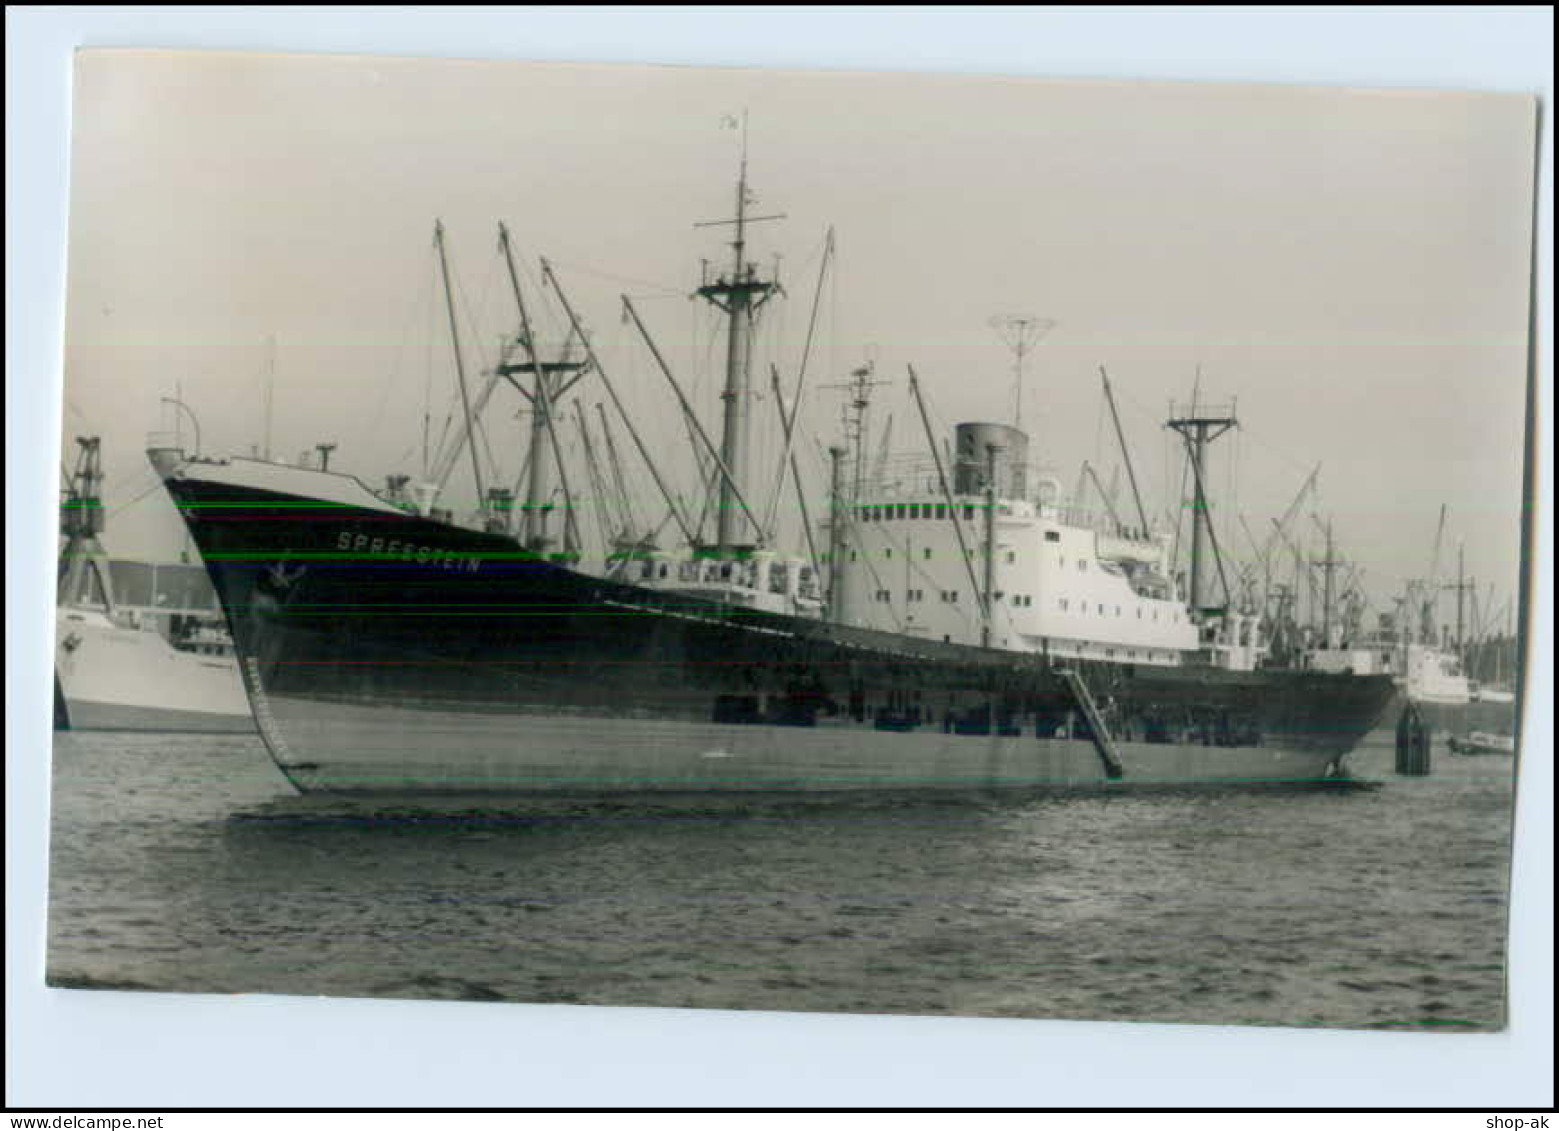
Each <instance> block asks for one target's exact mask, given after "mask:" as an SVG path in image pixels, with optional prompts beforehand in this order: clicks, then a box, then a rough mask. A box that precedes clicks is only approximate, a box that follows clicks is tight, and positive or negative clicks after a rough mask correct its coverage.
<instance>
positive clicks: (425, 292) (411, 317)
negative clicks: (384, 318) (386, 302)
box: [363, 247, 433, 447]
mask: <svg viewBox="0 0 1559 1131" xmlns="http://www.w3.org/2000/svg"><path fill="white" fill-rule="evenodd" d="M432 256H433V249H432V248H431V247H430V248H429V249H428V257H429V259H430V260H431V258H432ZM432 284H433V277H432V275H431V274H429V273H426V272H425V273H424V281H423V286H422V287H421V288H420V289H418V290H416V291H414V292H413V294H412V301H411V307H410V309H409V310H408V311H407V316H406V318H404V319H403V320H402V322H401V337H400V341H399V342H398V343H397V344H396V347H395V353H394V355H393V357H392V358H391V361H390V369H389V372H388V373H387V374H386V375H385V376H384V378H383V379H382V380H381V382H380V386H379V389H380V392H379V398H378V403H377V404H376V405H375V406H374V411H373V416H372V418H371V419H370V421H369V423H368V427H367V429H366V431H365V432H364V433H363V436H364V441H363V443H364V446H365V447H366V446H367V441H368V440H369V439H371V438H372V437H374V436H377V435H378V434H379V424H380V422H381V421H382V420H383V419H384V409H385V406H386V405H387V404H389V401H390V394H391V392H392V391H393V390H394V388H395V383H396V378H397V376H398V374H399V373H400V368H401V359H402V358H403V357H404V355H405V351H406V346H407V343H408V342H409V341H410V339H411V328H412V326H413V325H415V324H416V322H417V318H416V311H417V308H418V306H419V305H423V304H426V305H427V307H428V308H429V309H430V310H431V309H432V306H433V304H432V302H431V301H430V300H431V298H432V291H433V285H432ZM430 344H431V343H430Z"/></svg>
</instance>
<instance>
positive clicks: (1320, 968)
mask: <svg viewBox="0 0 1559 1131" xmlns="http://www.w3.org/2000/svg"><path fill="white" fill-rule="evenodd" d="M1392 756H1393V752H1392V746H1391V736H1390V735H1389V734H1387V733H1386V732H1379V733H1378V735H1377V736H1376V738H1375V739H1374V740H1372V741H1370V742H1368V743H1366V744H1365V745H1364V746H1363V747H1361V748H1360V749H1359V750H1358V751H1356V752H1355V754H1354V755H1353V756H1352V757H1351V759H1350V769H1351V772H1352V774H1353V777H1354V779H1355V781H1354V782H1353V783H1352V784H1346V785H1325V786H1269V787H1248V788H1237V789H1228V790H1218V791H1207V792H1202V791H1189V790H1187V791H1170V792H1133V791H1131V790H1130V789H1129V788H1128V789H1115V788H1110V789H1107V790H1102V791H1099V792H1095V793H1090V794H1077V795H1048V796H1047V795H1037V794H1012V795H997V796H986V797H961V798H940V799H937V798H924V797H922V798H916V797H906V798H892V799H889V798H875V799H871V800H861V799H859V798H857V799H853V800H844V799H764V800H758V801H749V800H741V799H735V798H722V799H711V800H703V799H675V798H662V799H654V800H648V801H631V800H620V799H619V800H599V801H582V800H561V799H559V800H543V801H537V800H512V801H505V802H494V801H493V800H491V799H484V800H481V801H475V800H472V801H462V800H460V799H453V798H451V799H446V800H440V801H437V802H427V801H396V800H389V799H375V800H360V799H341V798H330V797H299V796H297V795H296V794H295V793H294V792H293V790H292V789H291V787H290V786H288V785H287V783H286V782H285V780H284V779H283V778H282V777H281V776H280V774H279V773H277V772H276V770H275V769H274V768H273V767H272V765H271V763H270V761H269V759H268V757H267V756H266V753H265V750H264V748H263V746H262V745H261V743H260V741H259V740H258V739H257V738H253V737H229V736H201V735H145V734H142V735H135V734H123V733H118V734H113V733H96V734H93V733H73V734H60V735H57V736H56V745H55V754H54V780H53V817H52V820H53V826H52V831H51V850H50V907H49V924H48V981H49V982H50V984H52V985H56V986H64V987H109V988H127V989H146V990H166V991H194V992H216V993H224V992H226V993H286V994H326V995H339V996H349V997H392V998H457V999H472V1000H483V1001H495V1000H505V1001H523V1002H575V1003H591V1004H604V1005H645V1006H692V1007H710V1008H721V1009H766V1010H805V1011H829V1012H869V1013H908V1014H957V1015H969V1016H1006V1017H1038V1018H1077V1019H1091V1020H1115V1021H1157V1022H1207V1023H1219V1024H1231V1023H1232V1024H1239V1023H1249V1024H1256V1025H1297V1026H1328V1027H1348V1028H1380V1029H1432V1030H1442V1031H1443V1030H1463V1031H1466V1030H1490V1029H1497V1028H1500V1027H1501V1026H1502V1025H1503V1023H1504V1020H1503V1019H1504V1015H1505V1004H1504V993H1505V975H1504V962H1505V937H1506V909H1507V894H1508V878H1509V869H1510V843H1511V805H1512V796H1513V788H1512V787H1513V772H1514V766H1515V762H1514V760H1513V759H1512V758H1510V757H1508V756H1507V757H1458V756H1455V755H1452V754H1450V753H1449V752H1447V751H1446V750H1445V747H1444V744H1443V741H1439V742H1437V744H1436V748H1435V751H1434V766H1433V773H1432V774H1431V775H1430V776H1428V777H1424V778H1402V777H1397V776H1395V775H1394V774H1393V773H1392Z"/></svg>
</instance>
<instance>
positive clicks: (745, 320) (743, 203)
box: [696, 113, 782, 556]
mask: <svg viewBox="0 0 1559 1131" xmlns="http://www.w3.org/2000/svg"><path fill="white" fill-rule="evenodd" d="M741 128H742V163H741V173H740V176H739V177H738V178H737V182H736V218H735V219H734V220H714V221H710V222H708V223H704V224H698V225H696V226H697V227H700V228H707V227H714V226H717V225H724V224H735V225H736V238H735V239H734V240H733V241H732V242H731V251H732V255H731V271H730V274H729V275H719V276H717V277H716V278H715V279H714V280H713V281H710V279H709V278H708V273H707V272H708V269H707V264H706V267H705V278H704V281H703V285H702V286H700V287H699V288H698V291H697V294H698V296H699V297H700V298H702V299H705V300H706V301H708V302H709V303H710V304H711V305H713V306H716V307H718V308H719V309H720V310H722V311H724V312H725V314H726V317H727V319H728V324H727V333H726V355H725V391H724V392H723V393H722V394H721V398H722V399H723V400H724V401H725V427H724V431H723V433H722V435H721V441H720V458H721V461H722V462H723V463H724V464H725V466H726V468H727V469H728V470H729V475H728V476H726V475H722V476H721V477H720V503H719V515H718V521H719V525H718V534H717V542H718V549H719V553H720V554H721V556H728V555H731V554H733V553H735V552H736V551H737V550H739V549H741V548H744V547H747V546H751V545H752V544H753V542H754V541H755V540H757V539H761V538H762V537H763V532H762V531H760V530H756V529H754V528H752V527H751V524H750V523H749V522H748V521H747V519H746V517H745V516H744V514H743V513H742V512H743V510H744V508H743V507H742V505H741V504H740V503H739V502H738V501H737V500H738V497H739V496H741V495H742V494H743V491H744V488H745V487H746V486H747V482H748V474H747V463H748V453H749V440H750V436H751V431H752V396H753V393H752V335H753V325H754V322H755V320H756V317H757V313H758V311H759V310H760V309H761V308H762V307H763V304H764V303H766V302H768V300H769V299H770V298H771V297H773V295H774V293H775V292H776V291H778V290H779V289H780V286H779V283H778V282H777V281H770V280H765V279H761V278H759V276H758V268H757V266H756V265H755V264H752V263H750V262H748V261H747V257H746V256H747V225H748V224H752V223H757V222H758V221H760V220H778V219H781V218H782V217H781V216H779V215H775V216H749V215H747V206H748V205H749V204H752V203H754V202H755V201H756V199H757V198H756V197H754V196H753V195H752V194H751V193H750V191H749V190H748V188H747V116H746V114H745V113H744V114H743V115H742V126H741Z"/></svg>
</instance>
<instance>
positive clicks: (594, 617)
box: [167, 463, 1393, 793]
mask: <svg viewBox="0 0 1559 1131" xmlns="http://www.w3.org/2000/svg"><path fill="white" fill-rule="evenodd" d="M205 466H206V465H203V464H200V463H194V464H189V465H186V466H184V467H183V468H182V469H181V470H179V471H177V472H175V473H174V474H172V475H171V476H170V477H169V478H168V479H167V487H168V490H169V492H170V493H171V494H172V496H173V498H174V500H175V501H176V502H177V503H178V504H179V506H180V509H181V511H182V513H183V514H184V515H185V518H186V522H187V524H188V526H189V529H190V531H191V534H192V535H193V537H194V539H195V541H196V542H197V544H198V545H199V548H200V551H201V553H202V555H203V557H204V559H205V562H206V566H207V569H208V571H209V573H210V575H211V579H212V581H213V583H214V584H215V587H216V591H217V593H218V594H219V596H220V598H221V602H222V606H223V609H224V610H225V611H226V614H227V617H228V620H229V626H230V629H231V631H232V635H233V639H234V642H235V644H236V647H237V651H238V656H239V659H240V667H241V670H242V675H243V679H244V683H245V687H246V689H247V691H248V693H249V696H250V700H251V703H252V705H253V708H254V713H255V718H256V721H257V722H258V724H259V727H260V731H261V733H262V735H263V736H264V738H265V741H266V743H267V745H268V746H269V748H270V751H271V754H272V756H273V757H274V758H275V760H276V763H277V765H278V766H279V767H280V768H281V770H282V771H283V772H284V773H285V774H286V775H287V777H288V778H289V779H290V780H291V781H292V782H293V783H294V785H296V786H297V787H298V788H299V789H300V790H304V791H342V792H361V791H384V792H432V791H439V792H449V793H464V792H488V791H503V792H531V791H578V792H586V793H600V792H638V791H648V790H660V791H708V790H731V791H763V792H774V791H837V790H859V789H874V790H910V789H944V790H963V789H987V788H997V787H1047V786H1090V785H1101V784H1105V783H1107V782H1111V781H1114V783H1115V784H1117V785H1138V784H1157V785H1199V784H1233V783H1253V782H1280V781H1311V780H1317V779H1321V778H1323V777H1326V776H1327V775H1328V774H1329V773H1331V772H1333V771H1335V769H1336V768H1337V766H1338V765H1339V764H1340V761H1341V759H1342V758H1343V756H1344V755H1346V754H1347V753H1348V751H1349V750H1351V749H1352V748H1353V747H1354V745H1355V744H1356V743H1357V742H1358V741H1359V739H1360V738H1361V737H1362V736H1363V735H1364V734H1365V733H1366V732H1367V731H1369V730H1370V729H1371V728H1372V727H1373V726H1374V725H1375V724H1376V722H1377V720H1378V719H1379V718H1380V717H1381V715H1382V713H1383V712H1384V711H1385V709H1386V707H1387V705H1388V703H1389V702H1390V700H1391V697H1392V692H1393V689H1392V684H1391V681H1390V679H1389V678H1387V677H1379V678H1376V677H1361V676H1347V675H1328V674H1322V673H1310V672H1287V671H1253V672H1235V671H1226V670H1220V669H1212V668H1199V667H1189V666H1187V667H1148V666H1145V665H1129V664H1106V663H1074V664H1072V665H1070V667H1071V670H1072V672H1073V673H1074V675H1075V676H1078V677H1081V681H1082V683H1083V684H1084V685H1085V687H1086V691H1087V692H1088V693H1091V699H1092V703H1093V705H1094V707H1095V711H1094V713H1093V718H1094V719H1095V720H1096V721H1097V722H1098V724H1099V729H1101V730H1103V731H1104V732H1105V734H1106V735H1107V739H1106V740H1104V741H1101V737H1102V736H1101V735H1098V734H1095V733H1093V732H1094V729H1095V728H1094V727H1092V726H1090V725H1089V721H1088V715H1089V712H1088V710H1086V709H1085V708H1084V707H1083V705H1082V704H1081V702H1080V701H1079V698H1078V694H1079V693H1078V691H1077V690H1076V685H1075V680H1074V679H1071V678H1068V677H1067V676H1066V675H1065V674H1064V673H1062V672H1061V671H1060V670H1059V668H1058V667H1056V666H1053V665H1052V664H1051V662H1050V661H1049V660H1048V659H1047V658H1046V657H1044V656H1041V655H1031V654H1015V653H1011V652H1004V651H996V650H989V649H982V648H976V647H970V646H964V645H957V644H947V643H938V642H934V641H929V640H924V639H919V638H914V637H908V636H902V635H896V634H889V633H883V632H876V631H870V630H864V629H857V628H851V627H845V626H840V625H836V624H829V623H825V622H822V621H818V620H812V619H806V618H800V617H791V616H785V615H780V614H775V613H770V612H765V611H761V610H755V609H751V608H744V607H741V606H737V605H727V604H720V603H715V602H711V601H709V600H705V599H700V598H695V597H692V596H686V595H679V594H676V593H673V592H665V591H657V590H654V589H650V588H640V587H636V586H631V585H624V584H619V583H616V582H613V581H609V580H604V579H601V578H598V577H593V576H589V575H586V574H583V573H579V572H576V571H574V570H571V569H569V568H565V567H564V566H561V565H557V564H554V563H552V562H549V561H545V560H542V559H540V558H538V557H537V556H535V555H533V554H530V553H527V552H525V551H524V550H522V549H520V548H519V547H518V546H517V544H516V543H515V542H514V541H513V540H511V539H509V538H506V537H503V536H500V535H490V534H482V533H479V532H475V531H470V530H466V529H462V528H459V527H454V526H450V525H446V524H442V523H438V522H434V521H430V520H428V519H425V518H421V517H418V516H416V515H412V514H408V513H405V512H402V511H399V510H396V509H394V508H389V507H387V506H380V505H377V500H374V499H373V497H372V496H371V495H369V494H368V493H367V492H366V490H365V489H363V488H361V486H360V485H358V484H356V483H355V481H350V480H348V481H347V482H348V483H350V484H352V489H353V491H355V492H356V495H350V496H349V497H352V498H355V497H357V496H361V497H362V499H363V500H364V503H363V505H354V504H352V503H350V502H341V501H326V500H328V499H330V498H331V496H330V493H329V492H325V493H324V494H323V495H320V494H316V493H314V492H305V493H286V492H280V491H278V490H276V489H275V488H274V486H273V485H267V486H257V485H254V484H253V483H248V482H246V483H240V482H238V481H237V480H238V479H240V478H241V477H237V476H234V475H232V474H230V473H228V472H226V471H224V472H223V474H222V475H221V476H220V477H217V478H214V479H212V478H205V477H203V468H204V467H205ZM215 466H219V467H222V468H226V466H227V465H215ZM299 475H304V476H305V477H307V475H306V473H295V474H294V475H293V480H290V481H289V482H291V483H293V485H294V486H296V483H295V481H296V479H297V477H298V476H299ZM317 478H318V479H319V480H321V481H322V482H323V481H325V480H336V481H340V480H341V478H342V477H339V476H325V475H319V476H317ZM341 494H342V492H340V491H338V492H337V493H336V497H337V499H339V498H340V496H341ZM1112 755H1113V756H1112ZM1112 762H1114V763H1116V765H1111V763H1112Z"/></svg>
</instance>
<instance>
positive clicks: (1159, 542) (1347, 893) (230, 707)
mask: <svg viewBox="0 0 1559 1131" xmlns="http://www.w3.org/2000/svg"><path fill="white" fill-rule="evenodd" d="M71 99H72V109H71V127H70V129H71V136H70V151H69V152H70V170H69V186H68V214H69V221H68V242H67V250H66V253H65V280H66V282H65V307H64V324H63V343H62V361H61V364H62V368H63V392H62V396H61V416H60V421H59V444H60V466H59V468H58V476H57V477H58V487H59V495H58V498H59V508H58V513H59V526H58V540H57V546H58V570H57V578H58V586H57V596H56V600H55V607H54V610H53V616H54V622H55V647H54V652H53V725H54V735H53V749H52V755H51V763H50V787H49V788H50V812H49V830H48V849H47V853H48V910H47V925H46V942H45V971H44V979H45V981H46V982H47V984H48V985H49V986H50V987H54V988H56V989H63V990H69V991H73V992H85V991H125V990H129V991H153V992H157V993H178V994H224V995H233V994H241V995H253V994H276V995H303V996H323V997H329V998H344V999H386V1000H429V999H431V1000H440V1001H464V1002H487V1003H513V1004H566V1005H578V1006H614V1007H670V1008H676V1009H688V1008H691V1009H702V1010H739V1011H769V1012H783V1013H807V1014H849V1015H905V1016H914V1017H924V1016H944V1017H961V1018H1008V1019H1030V1020H1044V1021H1088V1022H1101V1021H1102V1022H1152V1023H1161V1024H1178V1025H1211V1026H1248V1027H1265V1028H1271V1027H1278V1028H1285V1029H1303V1030H1318V1029H1319V1030H1374V1031H1398V1032H1412V1033H1420V1034H1439V1035H1461V1036H1462V1037H1463V1038H1464V1039H1471V1038H1472V1037H1473V1036H1474V1035H1478V1034H1482V1035H1488V1034H1498V1033H1501V1032H1503V1031H1504V1030H1505V1029H1506V1026H1507V1024H1508V1017H1509V1010H1510V1008H1511V1002H1510V1000H1509V995H1508V978H1507V976H1508V959H1509V943H1508V928H1509V915H1510V903H1511V896H1512V886H1511V859H1512V857H1511V853H1512V845H1513V837H1514V822H1513V816H1514V803H1515V799H1516V796H1517V789H1518V785H1519V783H1520V780H1521V777H1522V768H1523V765H1524V764H1525V763H1526V762H1527V761H1528V760H1529V759H1531V758H1534V757H1537V758H1543V759H1548V758H1551V754H1552V752H1551V749H1547V748H1545V749H1530V748H1529V744H1527V743H1524V742H1523V718H1524V714H1523V709H1524V707H1526V708H1530V705H1531V695H1532V688H1531V687H1530V686H1529V683H1528V680H1527V679H1526V676H1527V673H1528V670H1529V666H1530V664H1529V656H1530V650H1531V649H1532V648H1533V647H1534V646H1544V645H1543V644H1542V643H1541V642H1534V638H1533V632H1532V627H1533V626H1532V624H1531V623H1530V601H1531V596H1530V584H1531V564H1532V563H1531V559H1532V556H1533V553H1534V547H1533V544H1532V542H1531V532H1530V529H1529V524H1530V520H1531V516H1532V501H1533V499H1534V497H1535V496H1534V490H1535V489H1534V480H1533V468H1532V458H1533V457H1532V451H1531V444H1532V439H1531V438H1532V420H1531V406H1532V403H1533V396H1534V392H1533V389H1534V385H1533V380H1534V378H1533V373H1534V365H1535V360H1534V359H1535V352H1536V346H1535V343H1534V319H1535V309H1536V305H1535V304H1536V299H1535V297H1534V293H1533V291H1534V279H1535V267H1534V251H1535V236H1534V223H1535V208H1536V179H1535V178H1536V168H1535V162H1536V158H1537V153H1538V136H1539V120H1540V116H1539V112H1540V107H1539V103H1538V100H1537V99H1536V98H1534V97H1532V96H1530V95H1526V94H1519V93H1493V92H1487V91H1471V90H1449V89H1445V90H1430V89H1414V90H1404V89H1367V88H1362V87H1358V86H1352V87H1344V86H1324V85H1280V84H1259V83H1218V82H1184V81H1179V82H1173V81H1148V80H1139V81H1127V80H1120V79H1108V80H1107V79H1094V80H1089V79H1074V78H1065V79H1063V78H1054V79H1051V78H1037V77H996V76H979V75H953V74H938V73H929V72H928V73H909V72H898V73H888V72H870V71H851V70H812V71H808V70H799V69H778V68H759V67H752V68H735V67H729V68H721V67H713V66H654V65H628V64H587V63H543V62H522V61H513V60H481V59H469V58H468V59H456V58H428V57H424V58H408V57H395V56H390V55H357V56H348V55H327V54H302V53H297V54H290V53H285V52H247V51H217V50H149V49H117V48H86V49H83V50H81V51H79V52H78V53H77V55H76V59H75V65H74V75H73V86H72V92H71Z"/></svg>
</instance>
